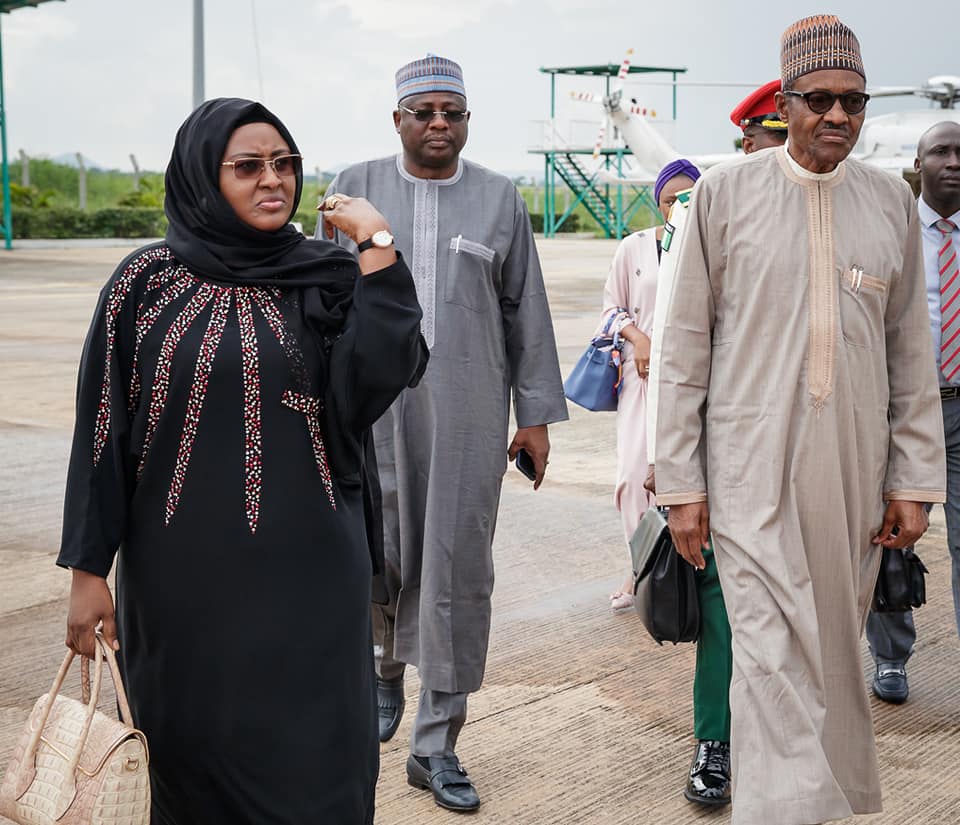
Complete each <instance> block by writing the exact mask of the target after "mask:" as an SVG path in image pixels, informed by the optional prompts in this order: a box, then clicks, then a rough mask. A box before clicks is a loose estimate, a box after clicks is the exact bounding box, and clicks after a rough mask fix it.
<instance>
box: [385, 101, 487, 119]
mask: <svg viewBox="0 0 960 825" xmlns="http://www.w3.org/2000/svg"><path fill="white" fill-rule="evenodd" d="M397 108H398V109H400V111H402V112H406V113H407V114H408V115H413V117H414V119H415V120H416V121H417V122H418V123H430V122H431V121H432V120H433V119H434V118H435V117H436V116H437V115H440V117H442V118H443V119H444V120H445V121H447V123H463V121H464V119H465V118H466V117H467V115H469V114H470V112H466V111H464V110H462V109H451V110H450V111H448V112H444V111H436V112H435V111H432V110H431V109H408V108H407V107H406V106H404V105H403V104H402V103H398V104H397Z"/></svg>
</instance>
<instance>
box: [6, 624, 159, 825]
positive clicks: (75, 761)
mask: <svg viewBox="0 0 960 825" xmlns="http://www.w3.org/2000/svg"><path fill="white" fill-rule="evenodd" d="M75 655H76V654H74V653H73V651H70V652H69V653H68V654H67V656H66V658H65V659H64V660H63V664H62V665H61V666H60V672H59V673H57V678H56V679H54V682H53V687H52V688H51V689H50V692H49V693H48V694H45V695H44V696H41V697H40V698H39V699H38V700H37V703H36V704H35V705H34V707H33V712H32V713H31V714H30V718H29V719H28V720H27V725H26V728H25V729H24V731H23V733H22V734H21V735H20V739H19V740H18V741H17V746H16V748H15V749H14V752H13V759H12V760H11V761H10V765H9V767H8V768H7V772H6V774H5V775H4V778H3V784H2V785H0V815H2V816H6V817H9V818H10V819H12V820H13V821H14V822H16V823H19V825H94V824H95V825H148V823H149V822H150V776H149V773H148V770H147V762H148V758H149V757H148V751H147V738H146V736H144V735H143V733H142V732H141V731H138V730H136V729H134V728H133V727H132V726H131V725H130V718H131V717H130V706H129V705H128V704H127V696H126V693H125V692H124V690H123V682H122V681H121V679H120V672H119V670H118V669H117V661H116V658H115V657H114V655H113V651H112V650H111V649H110V646H109V645H108V644H107V643H106V642H105V641H104V639H103V637H102V636H100V634H99V633H98V634H97V648H96V657H95V660H94V675H93V682H92V684H91V682H90V660H89V659H86V658H84V659H83V660H82V662H81V677H82V678H81V680H82V684H83V699H84V701H83V702H82V703H81V702H78V701H77V700H76V699H69V698H66V697H64V696H59V695H58V694H59V692H60V688H61V687H62V686H63V680H64V678H65V677H66V675H67V671H68V670H69V669H70V665H71V664H72V662H73V659H74V656H75ZM104 663H106V665H107V668H108V669H109V671H110V674H111V676H112V677H113V684H114V686H115V687H116V691H117V704H118V705H119V707H120V718H121V720H122V721H120V722H118V721H116V720H115V719H111V718H110V717H108V716H106V715H104V714H103V713H100V712H99V711H98V710H97V699H98V698H99V695H100V681H101V677H102V675H103V666H104Z"/></svg>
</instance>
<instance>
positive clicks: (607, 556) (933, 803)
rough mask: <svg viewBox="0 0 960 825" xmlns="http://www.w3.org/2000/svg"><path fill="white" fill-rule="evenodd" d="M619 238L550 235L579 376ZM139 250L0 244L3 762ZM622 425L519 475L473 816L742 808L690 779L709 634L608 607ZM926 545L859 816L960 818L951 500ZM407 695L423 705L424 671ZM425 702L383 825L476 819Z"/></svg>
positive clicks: (52, 626)
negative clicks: (100, 355)
mask: <svg viewBox="0 0 960 825" xmlns="http://www.w3.org/2000/svg"><path fill="white" fill-rule="evenodd" d="M613 249H614V245H613V244H612V243H611V242H605V241H578V240H556V241H548V242H542V243H541V252H542V255H543V259H544V265H545V269H546V272H547V280H548V288H549V291H550V298H551V304H552V307H553V310H554V316H555V320H556V332H557V338H558V341H559V342H560V346H561V349H560V351H561V360H562V366H563V370H564V373H566V372H567V370H568V369H569V367H570V365H571V364H572V363H573V361H574V360H575V359H576V357H577V355H579V352H580V351H581V349H582V347H583V345H584V343H585V341H586V339H587V337H588V336H589V333H590V330H591V328H592V326H593V324H594V322H595V317H596V311H597V308H598V302H599V295H600V291H601V287H602V283H603V278H604V276H605V273H606V268H607V264H608V261H609V259H610V257H611V255H612V253H613ZM124 252H125V250H124V249H122V248H107V249H98V248H73V249H66V250H62V249H42V248H29V249H20V250H14V251H12V252H2V251H0V365H2V366H0V457H2V460H0V770H2V769H3V767H4V766H5V765H6V762H7V760H8V759H9V757H10V753H11V751H12V748H13V742H14V739H15V737H16V735H17V733H18V731H19V730H20V727H21V726H22V724H23V721H24V719H25V718H26V716H27V713H28V712H29V709H30V707H31V705H32V703H33V701H34V699H35V698H36V697H37V696H38V695H40V694H41V693H42V692H44V691H45V690H46V689H47V687H48V686H49V682H50V681H51V680H52V678H53V675H54V672H55V669H56V665H57V663H58V662H59V660H60V658H61V656H62V652H63V647H62V644H63V642H62V639H63V625H64V617H65V614H66V606H65V601H64V599H65V596H66V593H67V588H68V576H67V574H66V573H64V572H62V571H59V570H57V569H56V568H55V567H54V565H53V558H54V557H55V555H56V548H57V544H58V541H59V531H60V523H59V522H60V508H61V500H62V496H63V480H64V474H65V468H66V460H67V452H68V449H69V435H70V428H71V426H72V418H73V413H72V404H73V393H74V381H75V374H76V365H77V361H78V358H79V354H80V344H81V341H82V338H83V335H84V333H85V331H86V326H87V323H88V320H89V317H90V313H91V311H92V309H93V305H94V303H95V301H96V296H97V292H98V290H99V287H100V285H101V284H102V283H103V281H104V279H105V278H106V276H107V274H108V273H109V271H110V270H111V269H112V266H113V265H114V264H115V263H116V262H117V261H118V260H119V259H120V258H121V257H122V256H123V254H124ZM613 423H614V422H613V417H612V416H611V415H609V414H595V413H585V412H583V411H580V410H578V409H574V410H573V411H572V420H571V422H570V423H568V424H565V425H563V426H558V427H556V428H554V429H553V431H552V433H551V440H552V442H553V454H552V456H551V463H550V471H551V474H550V476H549V477H548V480H547V482H546V483H545V484H544V486H543V488H542V489H541V490H540V491H539V492H537V493H533V491H532V490H530V489H529V488H528V485H527V484H526V482H524V481H523V480H522V479H521V477H520V476H519V475H518V474H517V473H516V472H515V471H513V470H511V471H510V472H509V473H508V478H507V480H506V483H505V487H504V495H503V505H502V508H501V513H500V522H499V528H498V531H497V543H496V556H497V574H498V579H497V588H496V592H495V595H494V601H495V608H494V625H493V634H492V641H491V650H490V661H489V664H488V668H487V678H486V683H485V686H484V688H483V690H482V691H480V693H478V694H477V695H476V696H475V697H474V698H473V699H472V701H471V706H470V720H469V722H468V723H467V725H466V727H465V729H464V731H463V734H462V736H461V740H460V742H461V744H460V754H461V756H462V758H463V759H464V761H465V762H466V764H467V767H468V769H469V770H470V773H471V775H472V776H473V778H474V780H475V781H476V783H477V785H478V787H479V790H480V792H481V795H482V797H483V800H484V804H483V807H482V808H481V810H480V812H479V813H478V814H476V815H475V816H473V817H471V818H470V821H472V822H477V823H498V824H499V823H505V822H511V823H512V822H517V823H533V824H534V825H541V824H542V825H547V823H556V824H557V825H579V823H584V825H594V823H597V824H599V823H608V822H610V823H636V825H647V823H651V824H652V823H657V825H662V823H668V824H669V825H673V823H685V822H710V823H716V825H721V823H726V822H728V821H729V813H727V812H724V811H721V812H712V811H701V810H699V809H697V808H695V807H693V806H691V805H689V804H687V803H686V802H685V801H684V800H683V798H682V796H681V794H680V790H681V788H682V781H683V777H684V772H685V770H686V768H687V763H688V760H689V757H690V753H691V749H692V739H691V734H690V729H691V697H690V688H691V679H692V671H693V653H694V649H693V646H692V645H684V646H679V647H676V648H673V647H664V648H660V647H657V645H656V644H654V643H653V642H652V641H650V640H649V639H648V638H647V637H646V636H645V634H644V632H643V630H642V628H641V626H640V624H639V621H638V620H637V619H636V618H635V617H634V616H633V615H630V614H626V615H618V616H615V615H612V614H611V613H610V611H609V609H608V608H607V594H608V592H609V591H610V590H611V589H613V588H614V586H615V585H616V584H617V583H618V581H619V580H620V578H621V577H622V574H623V573H624V572H625V570H626V568H627V560H626V559H627V557H626V551H625V549H624V548H623V546H622V537H621V535H620V527H619V522H618V519H617V516H616V513H615V511H614V509H613V506H612V502H611V484H612V479H613V468H614V427H613ZM920 554H921V555H922V557H923V558H924V561H925V562H926V563H927V565H928V566H929V567H930V570H931V576H930V577H929V599H930V601H929V604H928V605H927V606H926V607H924V608H923V609H922V610H920V611H919V612H918V620H917V623H918V625H919V628H920V630H919V632H920V641H919V643H918V646H917V652H916V655H915V656H914V658H913V660H912V661H911V669H910V676H911V686H912V692H911V698H910V701H909V702H908V703H907V704H906V705H904V706H902V707H900V708H893V707H890V706H887V705H883V704H881V703H878V702H874V716H875V720H876V726H877V734H878V742H879V752H880V760H881V766H882V773H883V786H884V793H885V805H886V808H887V810H886V812H885V813H884V814H882V815H878V816H875V817H868V818H864V819H863V820H861V821H862V822H864V823H870V825H881V823H882V825H954V824H955V823H957V822H960V783H958V781H957V778H956V774H955V773H954V769H955V768H956V766H957V765H958V764H960V644H958V640H957V634H956V629H955V628H954V627H953V625H952V618H951V605H950V592H949V570H948V564H947V558H946V556H947V554H946V550H945V546H944V531H943V519H942V515H941V514H940V513H939V512H938V513H937V514H935V516H934V523H933V527H932V529H931V531H930V533H929V534H928V538H926V539H925V540H924V542H923V543H922V545H921V548H920ZM867 670H868V664H867V659H866V658H865V659H864V673H865V678H866V673H867ZM407 690H408V700H409V701H410V702H411V703H412V702H414V701H415V695H416V693H415V679H414V678H413V674H411V676H410V678H408V683H407ZM408 707H410V706H408ZM281 710H282V702H281V703H278V712H280V711H281ZM411 715H412V707H410V710H409V711H408V715H407V718H406V719H405V720H404V722H403V723H402V725H401V727H400V731H399V733H398V735H397V737H396V739H395V740H394V742H391V743H390V744H389V745H386V746H384V748H383V751H382V770H381V780H380V786H379V807H378V817H377V822H378V824H379V825H404V824H405V823H410V824H411V825H412V824H414V823H415V825H432V824H433V823H441V822H444V823H450V822H456V821H460V820H458V815H456V814H451V813H446V812H443V811H441V810H440V809H439V808H437V807H436V806H435V805H434V804H433V802H432V799H431V797H430V796H429V795H428V794H426V793H425V792H421V791H415V790H413V789H411V788H409V787H408V786H407V785H406V782H405V776H404V771H403V763H404V760H405V758H406V743H407V739H408V737H409V734H410V716H411ZM2 821H3V820H0V822H2ZM331 825H332V824H331ZM770 825H776V824H775V823H771V824H770Z"/></svg>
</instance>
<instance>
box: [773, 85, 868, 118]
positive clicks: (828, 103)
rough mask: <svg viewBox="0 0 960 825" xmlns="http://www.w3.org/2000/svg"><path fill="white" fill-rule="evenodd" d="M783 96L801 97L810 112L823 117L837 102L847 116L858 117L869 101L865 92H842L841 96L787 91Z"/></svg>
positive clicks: (826, 93) (828, 93)
mask: <svg viewBox="0 0 960 825" xmlns="http://www.w3.org/2000/svg"><path fill="white" fill-rule="evenodd" d="M784 94H785V95H791V96H792V97H802V98H803V99H804V101H805V102H806V104H807V107H808V108H809V109H810V111H811V112H813V113H814V114H817V115H825V114H826V113H827V112H829V111H830V110H831V109H832V108H833V104H834V103H836V102H837V101H838V100H839V101H840V105H841V106H842V107H843V111H845V112H846V113H847V114H848V115H859V114H860V112H862V111H863V110H864V109H866V108H867V101H868V100H869V99H870V95H868V94H867V93H866V92H844V93H843V94H842V95H835V94H833V93H832V92H794V91H792V90H790V89H787V90H785V91H784Z"/></svg>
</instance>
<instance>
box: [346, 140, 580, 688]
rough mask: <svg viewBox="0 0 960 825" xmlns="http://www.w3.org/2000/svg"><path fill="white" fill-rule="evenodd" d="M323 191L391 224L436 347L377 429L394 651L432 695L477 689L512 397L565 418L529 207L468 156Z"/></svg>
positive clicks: (521, 414)
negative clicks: (444, 167) (443, 171)
mask: <svg viewBox="0 0 960 825" xmlns="http://www.w3.org/2000/svg"><path fill="white" fill-rule="evenodd" d="M327 191H329V192H343V193H344V194H347V195H351V196H358V195H362V196H364V197H366V198H367V199H368V200H369V201H371V203H373V204H374V205H375V206H376V207H377V208H378V209H379V210H380V211H381V212H382V213H383V214H384V215H385V216H386V218H387V220H388V221H389V222H390V226H391V231H392V232H393V234H394V236H395V239H396V247H397V249H398V250H400V252H402V253H403V255H404V256H405V257H406V259H407V261H408V263H409V265H410V269H411V271H412V272H413V277H414V281H415V283H416V287H417V296H418V298H419V300H420V304H421V306H422V308H423V322H422V330H423V334H424V337H425V338H426V340H427V345H428V346H429V347H430V350H431V353H430V363H429V364H428V366H427V370H426V373H425V375H424V377H423V380H422V381H421V382H420V384H419V385H418V386H417V387H415V388H413V389H407V390H405V391H404V392H403V393H402V395H401V396H400V398H398V399H397V401H396V402H395V403H394V405H393V406H392V407H391V409H390V410H389V411H388V412H387V414H386V415H385V416H384V417H383V418H381V419H380V421H379V422H378V423H377V425H376V426H375V427H374V436H375V443H376V450H377V463H378V466H379V470H380V482H381V485H382V487H383V509H384V513H383V517H384V544H385V555H386V567H387V570H386V574H387V576H386V577H387V590H388V592H389V594H390V598H391V600H395V602H396V624H395V627H394V640H393V652H394V656H395V658H397V659H399V660H400V661H403V662H407V663H408V664H414V665H416V666H417V669H418V672H419V675H420V680H421V683H422V685H423V687H424V688H426V689H429V690H437V691H442V692H445V693H464V692H472V691H475V690H477V689H479V687H480V683H481V681H482V679H483V671H484V666H485V664H486V654H487V640H488V636H489V630H490V597H491V594H492V591H493V559H492V552H491V547H492V542H493V533H494V527H495V525H496V518H497V506H498V504H499V500H500V485H501V482H502V478H503V474H504V471H505V469H506V464H507V454H506V451H507V445H508V441H507V438H508V433H507V425H508V415H509V403H510V397H511V392H512V394H513V404H514V415H515V417H516V422H517V425H518V426H520V427H529V426H534V425H539V424H549V423H551V422H555V421H562V420H565V419H566V418H567V408H566V401H565V399H564V396H563V383H562V379H561V377H560V368H559V364H558V361H557V350H556V343H555V340H554V335H553V326H552V323H551V319H550V310H549V307H548V305H547V296H546V292H545V290H544V285H543V275H542V273H541V270H540V261H539V259H538V257H537V251H536V247H535V246H534V242H533V234H532V231H531V229H530V220H529V217H528V215H527V210H526V206H525V205H524V202H523V200H522V198H521V197H520V194H519V193H518V192H517V190H516V188H515V187H514V186H513V184H512V183H511V182H510V181H509V180H508V179H507V178H505V177H503V176H502V175H499V174H496V173H495V172H491V171H489V170H487V169H484V168H483V167H482V166H478V165H477V164H474V163H470V162H469V161H465V160H462V159H461V161H460V163H459V166H458V169H457V171H456V173H455V174H454V175H453V176H452V177H451V178H448V179H445V180H439V181H435V180H422V179H419V178H415V177H413V176H412V175H410V174H409V173H408V172H407V171H406V170H405V169H404V168H403V166H402V161H401V158H400V157H399V156H398V157H389V158H382V159H380V160H375V161H370V162H368V163H362V164H358V165H356V166H352V167H350V168H349V169H346V170H344V171H343V172H341V173H340V174H339V175H338V176H337V178H336V179H335V180H334V181H333V182H332V183H331V185H330V187H329V188H328V190H327ZM338 241H339V242H340V243H342V244H343V245H344V246H347V247H349V248H354V247H353V246H352V243H351V242H350V241H349V240H348V239H346V238H343V237H338ZM381 624H382V623H381ZM376 625H377V622H376V621H375V631H374V632H375V636H376V635H377V627H376ZM388 630H389V629H388ZM381 632H382V628H381ZM375 642H376V643H377V644H380V643H385V644H387V645H388V646H389V644H390V639H389V636H387V638H375Z"/></svg>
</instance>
